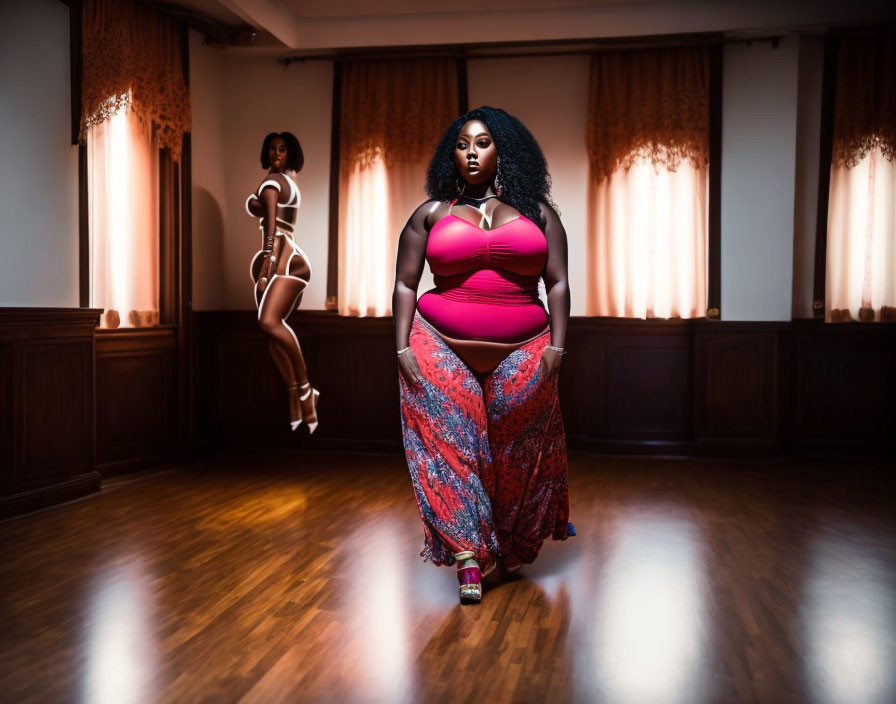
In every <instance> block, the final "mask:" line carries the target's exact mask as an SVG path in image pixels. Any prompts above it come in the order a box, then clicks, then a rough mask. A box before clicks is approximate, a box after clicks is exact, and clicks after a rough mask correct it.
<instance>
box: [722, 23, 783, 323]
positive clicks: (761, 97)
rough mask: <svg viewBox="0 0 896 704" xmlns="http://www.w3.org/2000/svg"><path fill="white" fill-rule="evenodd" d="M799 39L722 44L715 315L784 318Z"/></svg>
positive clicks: (734, 317) (730, 317) (765, 318)
mask: <svg viewBox="0 0 896 704" xmlns="http://www.w3.org/2000/svg"><path fill="white" fill-rule="evenodd" d="M798 49H799V44H798V41H797V40H796V38H793V37H788V38H786V39H784V40H783V41H782V42H781V44H780V45H779V46H778V48H776V49H775V48H772V47H771V46H770V45H769V44H768V43H765V42H759V43H755V44H753V45H752V46H747V45H744V44H731V45H728V46H726V47H725V55H724V62H725V66H724V78H723V80H724V88H723V96H722V194H721V195H722V252H721V255H722V272H721V276H722V303H721V305H722V318H723V319H724V320H790V317H791V296H792V274H793V224H794V193H795V187H794V173H795V168H796V127H797V120H796V118H797V75H798V64H799V51H798Z"/></svg>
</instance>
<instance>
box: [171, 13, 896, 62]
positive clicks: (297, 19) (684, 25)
mask: <svg viewBox="0 0 896 704" xmlns="http://www.w3.org/2000/svg"><path fill="white" fill-rule="evenodd" d="M166 4H168V5H169V7H170V6H172V5H171V4H169V3H166ZM174 5H177V6H180V7H181V8H183V9H185V10H187V11H189V12H192V13H195V14H196V16H197V17H201V18H203V19H204V20H206V21H207V20H213V21H214V22H216V23H218V24H220V25H228V26H232V27H234V26H238V25H250V26H251V27H253V28H254V29H255V31H256V40H255V43H254V46H255V47H256V48H258V49H261V48H264V47H265V46H267V47H271V46H276V47H279V48H280V49H281V50H283V49H288V50H293V51H311V52H313V51H321V50H333V49H341V48H344V49H347V48H353V47H376V46H422V45H438V44H482V43H500V42H519V41H560V40H569V39H594V38H604V37H637V36H646V35H663V34H690V33H699V32H732V33H735V34H737V33H740V34H741V35H743V34H744V33H746V34H749V33H750V32H755V33H757V34H760V35H761V33H762V32H763V31H766V32H771V31H776V32H780V31H781V30H799V29H805V28H812V27H825V26H837V25H844V24H846V25H849V24H871V23H879V22H881V21H896V3H893V2H890V1H888V0H852V1H848V0H787V1H785V2H782V1H780V0H487V1H483V0H451V2H446V1H445V0H441V1H440V2H435V1H434V0H377V1H376V2H370V1H369V0H176V2H175V3H174Z"/></svg>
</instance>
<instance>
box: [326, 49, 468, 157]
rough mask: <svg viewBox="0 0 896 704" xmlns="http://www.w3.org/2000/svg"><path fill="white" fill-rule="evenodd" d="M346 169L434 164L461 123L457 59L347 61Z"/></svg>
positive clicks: (342, 134) (344, 85)
mask: <svg viewBox="0 0 896 704" xmlns="http://www.w3.org/2000/svg"><path fill="white" fill-rule="evenodd" d="M341 103H342V104H341V132H340V141H341V149H340V168H341V169H342V170H343V173H347V172H348V171H350V170H351V169H352V168H354V167H355V166H356V165H358V164H360V165H361V166H362V167H366V166H368V165H369V164H370V163H371V162H372V161H373V160H375V159H377V158H381V159H382V160H383V161H384V162H385V164H386V166H394V165H396V164H407V163H410V162H419V161H420V160H421V159H423V160H428V159H429V157H430V156H431V155H432V153H433V151H434V150H435V147H436V144H438V141H439V138H440V137H441V136H442V132H443V131H444V130H445V129H446V128H447V127H448V125H449V124H451V122H452V121H453V120H455V119H456V118H457V110H458V106H457V62H456V61H454V60H453V59H386V60H377V61H346V62H345V63H343V65H342V94H341Z"/></svg>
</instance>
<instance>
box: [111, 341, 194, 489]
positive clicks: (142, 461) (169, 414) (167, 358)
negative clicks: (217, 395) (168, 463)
mask: <svg viewBox="0 0 896 704" xmlns="http://www.w3.org/2000/svg"><path fill="white" fill-rule="evenodd" d="M176 332H177V329H176V328H175V327H172V326H162V327H157V328H151V329H137V330H135V329H130V330H111V331H110V330H97V332H96V464H97V469H98V470H99V472H100V474H101V475H102V476H104V477H105V476H110V475H113V474H118V473H121V472H125V471H129V470H133V469H137V468H141V467H147V466H152V465H156V464H159V463H160V462H162V461H164V460H165V459H167V458H169V457H171V455H172V454H173V452H174V450H175V440H176V437H177V425H176V419H177V417H178V412H177V411H178V409H177V408H176V399H177V398H178V394H177V387H176V386H175V384H176V375H175V367H176V344H175V342H176V340H175V335H176Z"/></svg>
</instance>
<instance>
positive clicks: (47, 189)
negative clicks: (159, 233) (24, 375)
mask: <svg viewBox="0 0 896 704" xmlns="http://www.w3.org/2000/svg"><path fill="white" fill-rule="evenodd" d="M68 14H69V12H68V7H66V6H65V5H63V4H62V3H61V2H59V0H32V1H31V2H27V3H11V2H3V3H0V161H2V166H0V306H41V307H72V306H74V307H77V306H78V303H79V300H78V299H79V293H78V291H79V285H78V276H79V273H78V272H79V266H78V148H77V147H75V146H72V144H71V75H70V68H69V21H68V19H69V18H68Z"/></svg>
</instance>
